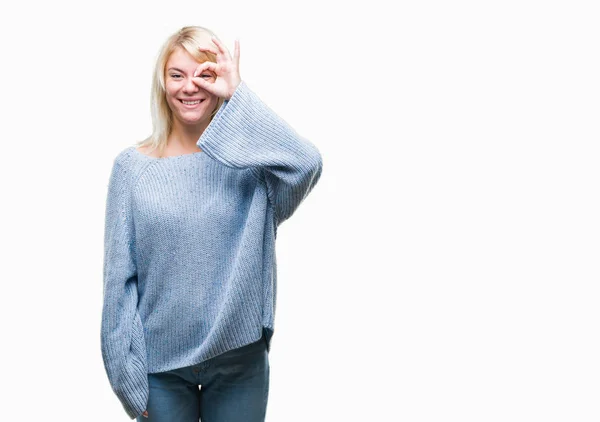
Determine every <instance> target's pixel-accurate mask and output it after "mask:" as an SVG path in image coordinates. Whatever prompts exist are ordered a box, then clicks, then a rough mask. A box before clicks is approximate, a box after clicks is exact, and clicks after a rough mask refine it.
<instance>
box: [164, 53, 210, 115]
mask: <svg viewBox="0 0 600 422" xmlns="http://www.w3.org/2000/svg"><path fill="white" fill-rule="evenodd" d="M198 65H200V63H198V62H197V61H196V60H195V59H194V58H193V57H192V56H191V55H190V54H189V53H188V52H187V51H185V50H184V49H183V48H177V49H176V50H175V51H174V52H173V53H172V54H171V57H169V60H168V61H167V66H166V71H165V88H166V98H167V103H168V104H169V107H170V108H171V111H172V112H173V117H174V118H175V119H176V120H178V121H179V122H180V123H181V124H183V125H186V126H190V125H191V126H201V127H206V126H208V123H209V120H210V115H211V113H212V112H213V110H214V109H215V107H216V106H217V101H218V97H217V96H216V95H212V94H211V93H209V92H208V91H206V90H203V89H202V88H200V87H198V85H196V84H195V83H194V82H193V81H192V77H193V75H194V71H195V70H196V68H197V67H198ZM198 76H199V77H201V78H204V79H205V80H207V81H210V82H214V80H215V76H214V74H213V73H212V72H209V71H204V72H202V74H200V75H198Z"/></svg>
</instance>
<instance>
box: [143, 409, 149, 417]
mask: <svg viewBox="0 0 600 422" xmlns="http://www.w3.org/2000/svg"><path fill="white" fill-rule="evenodd" d="M142 416H143V417H145V418H147V417H148V411H147V410H144V413H142Z"/></svg>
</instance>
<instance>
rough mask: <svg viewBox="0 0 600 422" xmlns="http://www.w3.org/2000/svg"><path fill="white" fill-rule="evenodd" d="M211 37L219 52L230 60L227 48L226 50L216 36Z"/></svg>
mask: <svg viewBox="0 0 600 422" xmlns="http://www.w3.org/2000/svg"><path fill="white" fill-rule="evenodd" d="M211 39H212V42H213V43H215V45H216V46H217V47H218V49H219V51H220V52H221V54H223V55H224V56H225V57H227V58H228V59H229V60H231V54H229V50H227V49H226V48H225V46H224V45H223V44H222V43H221V41H219V40H218V39H217V38H216V37H212V38H211Z"/></svg>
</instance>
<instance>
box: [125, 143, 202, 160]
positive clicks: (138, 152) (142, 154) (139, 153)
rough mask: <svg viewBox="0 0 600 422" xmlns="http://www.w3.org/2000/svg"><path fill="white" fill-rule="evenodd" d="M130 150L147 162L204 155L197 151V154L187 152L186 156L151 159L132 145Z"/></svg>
mask: <svg viewBox="0 0 600 422" xmlns="http://www.w3.org/2000/svg"><path fill="white" fill-rule="evenodd" d="M131 149H132V150H133V152H134V153H135V154H137V155H139V156H142V157H145V158H146V159H148V160H169V159H179V158H182V157H187V156H188V155H189V156H192V155H201V154H204V151H197V152H189V153H187V154H180V155H169V156H167V157H151V156H149V155H146V154H144V153H143V152H141V151H138V149H137V147H136V146H135V145H134V146H132V147H131Z"/></svg>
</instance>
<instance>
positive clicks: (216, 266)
mask: <svg viewBox="0 0 600 422" xmlns="http://www.w3.org/2000/svg"><path fill="white" fill-rule="evenodd" d="M197 145H198V146H199V147H200V149H201V150H202V151H199V152H196V153H190V154H185V155H179V156H171V157H164V158H154V157H150V156H148V155H145V154H143V153H141V152H140V151H138V150H137V149H136V147H135V146H130V147H127V148H126V149H124V150H122V151H121V152H120V153H119V154H118V155H117V156H116V158H115V159H114V162H113V168H112V172H111V175H110V179H109V183H108V197H107V202H106V220H105V234H104V268H103V308H102V322H101V348H102V358H103V361H104V367H105V369H106V373H107V375H108V379H109V382H110V384H111V387H112V389H113V391H114V393H115V394H116V396H117V397H118V399H119V400H120V401H121V403H122V405H123V407H124V409H125V411H126V413H127V415H128V416H129V417H130V418H131V419H135V418H136V417H137V416H139V415H141V413H142V412H143V411H144V410H145V409H146V405H147V401H148V396H149V387H148V375H147V374H148V373H156V372H163V371H169V370H172V369H175V368H181V367H185V366H190V365H194V364H198V363H200V362H203V361H205V360H207V359H210V358H212V357H214V356H217V355H219V354H222V353H224V352H227V351H228V350H231V349H234V348H238V347H241V346H244V345H246V344H249V343H252V342H254V341H257V340H258V339H260V337H261V335H263V334H264V335H265V337H266V340H267V351H270V349H271V347H270V344H271V337H272V335H273V332H274V317H275V308H276V291H277V269H276V257H275V239H276V236H277V227H278V226H279V225H280V224H281V223H283V222H284V221H285V220H287V219H288V218H289V217H290V216H291V215H292V214H293V212H294V211H295V210H296V208H297V207H298V206H299V204H300V203H301V202H302V201H303V200H304V198H305V197H306V196H307V195H308V193H309V192H310V191H311V190H312V188H313V187H314V186H315V184H316V183H317V181H318V180H319V178H320V175H321V170H322V159H321V154H320V152H319V151H318V150H317V148H316V147H315V146H314V145H313V144H312V143H311V142H309V141H308V140H306V139H304V138H302V137H300V136H299V135H298V134H297V133H296V132H295V131H294V130H293V129H292V128H291V127H290V126H289V125H288V124H287V123H286V122H285V121H283V120H282V119H281V118H280V117H278V116H277V115H276V114H275V113H274V112H273V111H272V110H271V109H270V108H269V107H268V106H267V105H266V104H264V103H263V102H262V101H261V100H260V99H259V97H258V96H257V95H256V94H255V93H254V92H253V91H251V90H250V89H249V87H248V86H247V84H246V83H245V82H244V81H242V82H241V84H240V85H239V86H238V87H237V89H236V91H235V93H234V94H233V96H232V97H231V98H230V99H229V100H227V101H225V102H224V104H223V105H222V106H221V107H220V109H219V110H218V112H217V114H216V115H215V116H214V118H213V120H212V121H211V122H210V124H209V126H208V127H207V128H206V129H205V130H204V132H203V133H202V135H201V137H200V139H199V140H198V142H197Z"/></svg>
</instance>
